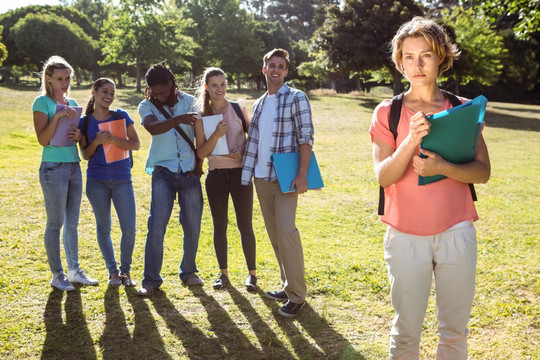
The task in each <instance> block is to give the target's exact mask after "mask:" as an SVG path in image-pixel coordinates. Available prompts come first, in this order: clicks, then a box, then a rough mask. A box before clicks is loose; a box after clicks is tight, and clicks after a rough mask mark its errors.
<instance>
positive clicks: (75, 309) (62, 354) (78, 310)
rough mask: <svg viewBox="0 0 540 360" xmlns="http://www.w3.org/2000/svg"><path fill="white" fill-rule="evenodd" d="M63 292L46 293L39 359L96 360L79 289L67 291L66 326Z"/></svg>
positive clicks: (55, 290) (65, 306)
mask: <svg viewBox="0 0 540 360" xmlns="http://www.w3.org/2000/svg"><path fill="white" fill-rule="evenodd" d="M63 296H64V292H62V291H60V290H57V289H53V290H52V291H51V293H50V294H49V299H48V300H47V305H46V306H45V312H44V313H43V320H44V322H45V329H46V331H47V334H46V337H45V342H44V343H43V350H42V351H41V358H42V359H95V358H96V357H97V354H96V351H95V349H94V344H93V341H92V337H91V336H90V331H89V330H88V326H87V324H86V319H85V317H84V313H83V309H82V300H81V292H80V290H79V288H78V287H77V288H75V290H74V291H68V292H67V295H66V303H65V305H64V309H65V312H66V323H65V324H64V322H63V321H62V298H63Z"/></svg>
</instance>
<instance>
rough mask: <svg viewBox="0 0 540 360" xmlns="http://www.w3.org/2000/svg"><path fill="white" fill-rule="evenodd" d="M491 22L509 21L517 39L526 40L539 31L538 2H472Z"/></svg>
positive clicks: (537, 0) (506, 0)
mask: <svg viewBox="0 0 540 360" xmlns="http://www.w3.org/2000/svg"><path fill="white" fill-rule="evenodd" d="M473 3H474V4H475V7H477V8H479V9H481V10H482V11H483V12H484V13H485V14H486V15H487V16H488V17H490V19H491V21H492V22H495V21H498V20H500V19H501V18H503V19H506V21H510V22H511V23H512V26H513V27H514V32H515V33H516V35H517V37H518V38H521V39H525V38H528V37H529V36H530V35H531V34H532V33H535V32H539V31H540V1H539V0H488V1H485V0H483V1H473Z"/></svg>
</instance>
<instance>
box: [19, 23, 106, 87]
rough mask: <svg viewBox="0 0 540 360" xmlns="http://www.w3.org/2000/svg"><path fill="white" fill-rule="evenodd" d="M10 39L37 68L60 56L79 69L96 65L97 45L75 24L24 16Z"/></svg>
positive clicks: (78, 80) (78, 79)
mask: <svg viewBox="0 0 540 360" xmlns="http://www.w3.org/2000/svg"><path fill="white" fill-rule="evenodd" d="M59 34H61V37H59ZM12 36H13V39H14V41H15V45H16V47H17V49H18V50H19V51H20V52H21V53H22V54H24V56H25V57H26V58H27V59H28V60H29V61H30V62H31V63H32V64H34V65H35V66H36V67H39V66H40V64H41V63H42V62H43V60H44V59H47V58H49V57H50V56H51V55H60V56H62V57H64V58H65V59H66V60H67V61H68V62H69V63H70V64H71V65H72V66H73V67H74V68H79V69H80V68H82V69H89V68H91V67H92V65H93V64H95V62H96V59H95V58H94V54H95V48H96V41H94V40H93V39H92V38H91V37H90V36H88V35H87V34H86V33H85V32H84V30H83V29H81V27H80V26H78V25H77V24H75V23H71V22H70V21H68V20H67V19H65V18H62V17H59V16H56V15H53V14H46V13H42V14H28V15H26V16H25V17H24V18H22V19H20V20H19V21H17V23H16V24H15V25H14V26H13V28H12ZM59 39H61V41H59ZM76 75H78V72H76ZM77 82H78V83H80V78H79V77H78V78H77Z"/></svg>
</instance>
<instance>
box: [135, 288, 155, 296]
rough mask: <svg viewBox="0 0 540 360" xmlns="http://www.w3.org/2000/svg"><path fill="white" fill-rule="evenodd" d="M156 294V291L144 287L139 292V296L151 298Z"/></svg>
mask: <svg viewBox="0 0 540 360" xmlns="http://www.w3.org/2000/svg"><path fill="white" fill-rule="evenodd" d="M153 293H154V289H152V288H145V287H144V286H143V287H141V288H140V289H139V290H137V295H139V296H150V295H152V294H153Z"/></svg>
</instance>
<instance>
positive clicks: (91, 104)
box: [84, 78, 116, 116]
mask: <svg viewBox="0 0 540 360" xmlns="http://www.w3.org/2000/svg"><path fill="white" fill-rule="evenodd" d="M105 84H111V85H112V86H114V87H116V84H115V83H114V81H112V80H111V79H108V78H99V79H97V80H96V81H94V83H93V84H92V90H96V91H97V90H98V89H99V88H100V87H102V86H103V85H105ZM95 104H96V98H95V96H94V95H92V96H91V97H90V99H89V100H88V104H86V110H85V112H84V113H85V114H86V115H87V116H88V115H90V114H91V113H93V112H94V109H95Z"/></svg>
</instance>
